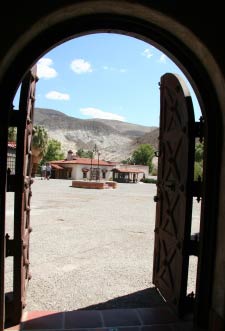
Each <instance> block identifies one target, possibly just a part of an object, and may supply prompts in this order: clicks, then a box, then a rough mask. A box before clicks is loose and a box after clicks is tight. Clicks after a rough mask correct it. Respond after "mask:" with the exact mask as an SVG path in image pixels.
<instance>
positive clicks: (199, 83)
mask: <svg viewBox="0 0 225 331" xmlns="http://www.w3.org/2000/svg"><path fill="white" fill-rule="evenodd" d="M17 9H18V11H17V10H15V12H16V14H17V16H18V17H21V22H20V28H19V30H17V31H16V32H15V33H11V34H9V36H7V37H6V38H7V39H8V42H6V41H5V44H3V47H2V49H1V51H0V59H1V61H2V62H1V63H2V65H1V67H0V68H1V71H0V108H2V109H8V110H9V109H10V107H11V103H12V100H13V97H14V94H15V91H16V89H17V87H18V85H19V83H20V81H21V79H22V77H23V76H24V73H25V72H26V71H27V70H28V69H29V68H30V67H31V66H32V64H33V63H35V62H36V61H37V59H39V58H40V57H41V56H42V55H43V54H44V53H45V52H47V51H48V50H49V49H51V48H53V47H55V46H57V45H58V44H60V43H62V42H64V41H66V40H68V39H71V38H73V37H76V36H81V35H86V34H89V33H93V32H108V33H110V32H114V33H121V34H126V35H129V36H133V37H135V38H140V39H142V40H144V41H146V42H149V43H151V44H153V45H154V46H156V47H158V48H160V49H162V51H163V52H164V53H166V54H167V55H168V56H169V57H171V58H172V59H173V60H174V62H175V63H176V64H177V65H178V66H179V67H180V68H181V69H182V70H183V71H184V72H185V74H186V75H187V77H188V78H189V80H190V82H191V83H192V86H193V88H194V90H195V92H196V94H197V96H198V98H199V102H200V105H201V107H202V112H203V114H204V117H205V141H206V145H207V152H206V155H205V161H206V162H205V165H206V167H205V169H204V171H205V178H206V182H205V183H204V204H203V208H202V226H201V233H202V247H201V262H200V268H199V279H198V294H199V307H200V308H199V310H197V313H196V318H197V319H198V320H200V321H201V320H202V319H204V316H205V315H206V314H208V311H209V307H210V302H211V293H212V285H211V284H212V269H213V265H214V255H213V250H214V237H215V230H216V228H215V222H214V219H216V218H217V210H216V206H217V200H216V199H217V196H218V185H217V184H218V171H216V172H215V174H211V175H210V176H209V169H212V168H213V167H214V168H215V165H216V168H218V165H219V161H220V158H219V154H220V153H219V152H220V133H221V120H220V116H221V114H222V112H221V109H220V107H222V104H223V102H224V100H223V92H222V86H221V84H220V83H221V81H222V77H221V75H220V71H219V69H218V67H217V65H216V63H215V61H214V59H213V57H212V56H211V54H210V53H209V51H208V50H207V49H206V47H205V46H204V45H203V43H202V42H201V41H200V40H199V39H198V38H197V37H196V36H195V35H194V34H193V33H192V32H191V30H189V29H188V28H187V27H185V26H184V25H182V24H180V23H178V20H176V15H175V14H174V12H173V8H171V10H170V8H161V7H160V5H159V6H157V5H155V6H152V7H151V6H150V5H144V4H142V3H135V2H130V1H128V0H126V1H125V0H122V1H120V2H119V3H118V4H117V5H116V6H115V1H112V0H105V1H103V0H102V1H97V0H96V1H95V0H94V1H76V3H75V4H71V2H70V1H69V0H68V1H64V3H63V5H60V3H59V4H58V3H57V4H54V5H46V6H45V8H41V7H40V8H37V9H36V10H35V11H34V12H32V14H30V12H29V8H27V9H22V10H23V11H22V12H21V8H19V6H18V8H17ZM167 9H168V10H169V12H170V14H171V16H170V17H169V16H167V15H166V14H165V12H166V10H167ZM26 14H27V16H26ZM20 15H21V16H20ZM173 15H174V17H175V18H172V17H173ZM22 17H23V19H22ZM24 17H26V19H24ZM190 23H191V22H189V25H190ZM219 103H220V106H219ZM212 109H213V112H212V111H211V110H212ZM0 121H1V123H7V121H8V113H7V111H2V112H1V115H0ZM1 132H2V139H1V142H0V149H1V151H5V150H6V142H7V141H6V138H5V137H6V133H7V127H6V126H5V125H2V126H1ZM215 151H216V152H217V153H215ZM1 169H2V172H3V174H4V173H5V169H4V164H2V165H1ZM2 178H3V180H2V183H1V190H2V191H3V190H4V187H5V180H6V178H5V177H4V176H3V177H2ZM1 204H2V205H3V206H4V204H5V197H2V198H1ZM1 218H2V220H3V218H4V213H3V214H2V217H1ZM3 236H4V227H3V228H2V233H1V239H2V241H3V242H4V238H3ZM209 243H210V244H209ZM2 247H3V246H2ZM2 249H3V248H2ZM3 250H4V249H3ZM203 275H204V278H205V276H206V278H205V279H204V281H203ZM1 293H2V292H1ZM205 298H207V299H205Z"/></svg>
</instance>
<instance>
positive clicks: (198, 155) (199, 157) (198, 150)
mask: <svg viewBox="0 0 225 331" xmlns="http://www.w3.org/2000/svg"><path fill="white" fill-rule="evenodd" d="M203 151H204V146H203V143H197V144H196V146H195V161H196V162H202V161H203Z"/></svg>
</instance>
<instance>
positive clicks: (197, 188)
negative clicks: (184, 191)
mask: <svg viewBox="0 0 225 331" xmlns="http://www.w3.org/2000/svg"><path fill="white" fill-rule="evenodd" d="M192 195H193V197H196V198H197V199H196V200H197V201H198V202H200V201H201V197H202V179H201V177H200V176H199V177H198V180H197V181H194V182H193V185H192Z"/></svg>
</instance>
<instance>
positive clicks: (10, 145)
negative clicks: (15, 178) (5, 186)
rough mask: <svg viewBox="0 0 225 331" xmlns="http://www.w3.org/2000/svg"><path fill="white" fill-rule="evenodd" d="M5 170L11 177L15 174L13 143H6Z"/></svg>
mask: <svg viewBox="0 0 225 331" xmlns="http://www.w3.org/2000/svg"><path fill="white" fill-rule="evenodd" d="M7 169H8V172H9V173H10V174H11V175H14V174H15V170H16V143H15V142H14V141H9V142H8V151H7Z"/></svg>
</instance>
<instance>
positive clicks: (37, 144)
mask: <svg viewBox="0 0 225 331" xmlns="http://www.w3.org/2000/svg"><path fill="white" fill-rule="evenodd" d="M34 131H35V132H34V134H33V138H32V163H33V168H32V176H35V174H36V173H37V169H38V164H39V162H40V160H41V159H42V158H43V156H44V154H45V152H46V149H47V144H48V132H47V130H46V129H45V127H44V126H42V125H35V126H34Z"/></svg>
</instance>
